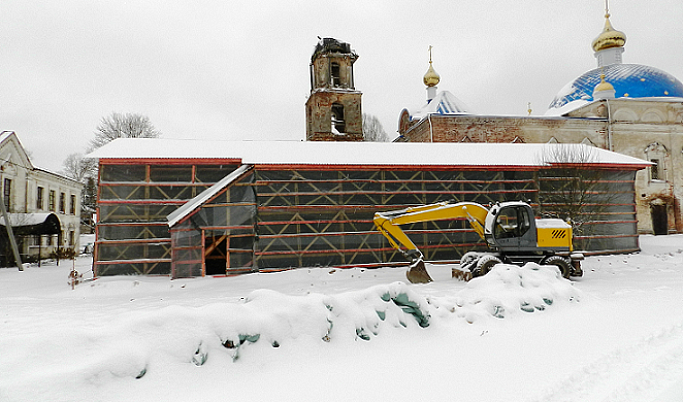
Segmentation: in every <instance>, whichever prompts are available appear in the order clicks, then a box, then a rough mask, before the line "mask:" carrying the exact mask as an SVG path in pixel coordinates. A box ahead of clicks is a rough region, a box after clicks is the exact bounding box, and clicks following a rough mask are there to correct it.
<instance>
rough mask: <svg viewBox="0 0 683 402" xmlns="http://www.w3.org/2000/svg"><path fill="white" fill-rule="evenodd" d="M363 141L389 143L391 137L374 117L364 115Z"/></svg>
mask: <svg viewBox="0 0 683 402" xmlns="http://www.w3.org/2000/svg"><path fill="white" fill-rule="evenodd" d="M363 141H375V142H387V141H389V135H388V134H387V133H386V131H384V127H382V123H380V122H379V119H378V118H377V117H375V116H373V115H370V114H365V113H363Z"/></svg>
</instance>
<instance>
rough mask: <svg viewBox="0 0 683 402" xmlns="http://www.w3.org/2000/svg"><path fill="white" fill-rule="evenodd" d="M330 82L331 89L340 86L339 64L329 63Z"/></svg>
mask: <svg viewBox="0 0 683 402" xmlns="http://www.w3.org/2000/svg"><path fill="white" fill-rule="evenodd" d="M330 80H331V81H332V82H331V84H332V87H333V88H336V87H340V86H341V75H340V72H339V63H335V62H332V63H330Z"/></svg>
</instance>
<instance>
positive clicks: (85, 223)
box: [61, 153, 98, 233]
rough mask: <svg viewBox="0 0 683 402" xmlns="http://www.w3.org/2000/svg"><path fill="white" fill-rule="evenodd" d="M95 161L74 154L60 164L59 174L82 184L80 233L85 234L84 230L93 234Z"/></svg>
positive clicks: (95, 189)
mask: <svg viewBox="0 0 683 402" xmlns="http://www.w3.org/2000/svg"><path fill="white" fill-rule="evenodd" d="M97 169H98V166H97V160H96V159H92V158H84V157H83V155H81V154H78V153H74V154H70V155H69V156H67V157H66V159H65V160H64V162H63V163H62V171H61V173H62V174H63V175H64V176H66V177H69V178H71V179H74V180H76V181H78V182H81V183H83V191H82V192H81V231H82V233H85V232H86V230H85V229H84V228H86V227H87V228H88V230H89V233H93V229H94V222H93V219H92V216H93V214H94V213H95V211H96V208H97V205H96V204H97V188H96V186H95V180H96V179H97Z"/></svg>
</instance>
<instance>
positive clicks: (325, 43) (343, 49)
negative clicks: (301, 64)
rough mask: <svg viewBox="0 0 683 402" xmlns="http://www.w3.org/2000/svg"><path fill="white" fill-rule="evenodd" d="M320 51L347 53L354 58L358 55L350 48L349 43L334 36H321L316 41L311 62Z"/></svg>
mask: <svg viewBox="0 0 683 402" xmlns="http://www.w3.org/2000/svg"><path fill="white" fill-rule="evenodd" d="M322 53H348V54H352V55H353V56H354V57H355V58H357V57H358V54H356V52H355V51H354V50H353V49H351V44H350V43H346V42H342V41H340V40H337V39H334V38H321V39H320V40H319V41H318V44H317V45H316V46H315V50H314V51H313V55H312V56H311V62H313V60H315V59H316V58H317V57H318V56H319V55H321V54H322Z"/></svg>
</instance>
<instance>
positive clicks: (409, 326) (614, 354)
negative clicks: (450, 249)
mask: <svg viewBox="0 0 683 402" xmlns="http://www.w3.org/2000/svg"><path fill="white" fill-rule="evenodd" d="M642 243H643V248H644V252H643V253H640V254H633V255H620V256H602V257H590V258H588V259H587V260H586V261H585V263H584V270H585V271H586V275H585V277H584V278H581V279H579V280H574V281H569V280H566V279H564V278H562V276H561V275H560V273H559V271H558V270H557V269H556V268H555V267H544V266H539V265H536V264H527V265H526V266H524V267H517V266H512V265H498V266H496V267H494V269H493V270H492V271H491V272H490V273H488V274H487V275H486V276H484V277H481V278H475V279H473V280H472V281H470V282H467V283H466V282H460V281H457V280H455V279H451V278H450V268H451V267H449V266H435V265H429V264H428V265H427V268H428V270H429V271H430V274H431V275H432V277H434V278H435V279H436V281H435V282H433V283H430V284H424V285H410V284H406V283H405V281H403V280H401V279H402V276H403V275H404V272H405V269H404V268H382V269H376V270H370V269H345V270H339V269H325V268H318V269H300V270H295V271H289V272H281V273H275V274H254V275H244V276H240V277H232V278H199V279H189V280H173V281H172V280H169V279H168V278H159V277H106V278H99V279H97V280H94V281H93V280H89V279H88V276H89V275H90V276H91V273H89V272H88V270H89V264H90V263H91V260H88V259H86V258H82V259H79V260H77V261H76V263H75V265H74V266H73V267H72V266H70V264H63V265H62V266H49V265H47V266H46V265H44V266H43V267H40V268H38V267H34V266H31V267H27V269H26V270H25V271H24V272H19V271H18V270H16V268H15V269H2V270H0V312H1V314H2V315H1V316H0V319H1V320H2V321H0V322H2V325H1V326H0V400H2V401H35V400H50V401H81V400H82V401H93V400H107V401H119V400H120V401H124V400H125V401H130V400H133V401H136V400H138V401H148V400H149V401H152V400H154V401H158V400H165V401H176V400H177V401H186V400H196V399H201V400H226V399H229V400H297V401H302V400H320V399H325V400H349V399H355V400H377V399H380V398H381V399H392V400H411V401H414V400H423V399H426V400H430V399H431V400H439V399H443V398H447V399H451V398H450V397H451V396H452V397H455V396H456V395H457V399H458V400H465V401H468V400H472V401H475V400H477V401H478V400H516V401H520V400H529V401H531V400H543V401H553V400H582V401H593V400H596V401H598V400H605V399H607V400H617V401H618V400H624V401H627V400H645V401H647V400H658V401H659V400H661V401H666V400H681V397H682V396H683V312H681V309H680V307H681V306H682V305H683V301H682V299H681V294H683V292H681V291H683V274H682V271H683V237H682V236H666V237H651V236H649V237H644V238H643V242H642ZM72 268H75V269H77V270H79V271H81V273H85V275H84V276H85V277H86V282H85V283H81V284H79V285H77V286H76V287H75V289H74V290H71V287H70V286H69V285H68V284H67V282H68V273H69V271H70V270H71V269H72ZM676 306H678V307H676ZM491 384H496V386H495V387H491V386H490V385H491ZM657 398H659V399H657ZM665 398H674V399H665ZM676 398H677V399H676Z"/></svg>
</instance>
